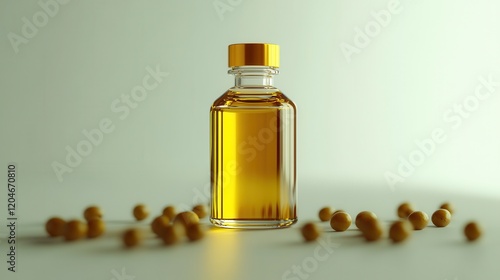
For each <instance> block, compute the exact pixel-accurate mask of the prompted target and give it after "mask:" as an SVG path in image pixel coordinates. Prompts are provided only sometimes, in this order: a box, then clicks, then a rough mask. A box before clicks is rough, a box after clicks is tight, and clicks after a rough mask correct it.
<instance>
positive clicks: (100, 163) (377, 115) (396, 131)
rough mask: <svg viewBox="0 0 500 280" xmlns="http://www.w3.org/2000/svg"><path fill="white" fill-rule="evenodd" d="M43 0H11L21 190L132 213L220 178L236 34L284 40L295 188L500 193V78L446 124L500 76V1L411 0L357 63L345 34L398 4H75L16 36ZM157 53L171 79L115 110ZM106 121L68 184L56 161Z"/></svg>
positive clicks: (1, 155)
mask: <svg viewBox="0 0 500 280" xmlns="http://www.w3.org/2000/svg"><path fill="white" fill-rule="evenodd" d="M47 1H48V0H42V2H43V3H45V2H47ZM37 3H38V2H37V1H6V0H2V1H1V2H0V35H1V40H0V74H1V75H0V94H1V95H0V113H1V119H0V135H1V137H0V143H1V145H0V167H1V168H4V169H6V167H5V166H6V164H7V162H10V161H14V162H17V163H18V164H19V180H20V181H19V182H20V183H19V184H20V186H22V188H21V189H20V197H22V195H30V196H39V197H40V199H41V202H40V205H45V204H54V203H56V199H57V197H58V196H61V197H65V199H64V200H65V201H66V200H68V201H67V202H65V203H68V204H71V203H75V202H74V201H78V202H77V203H78V205H80V204H81V205H85V204H88V203H89V200H91V199H81V200H80V198H82V197H90V198H92V199H93V200H95V201H96V202H101V201H107V200H108V199H109V197H110V196H112V197H113V199H116V201H122V202H120V203H118V202H117V203H116V204H117V207H122V208H124V209H128V208H127V207H129V205H130V204H131V203H135V202H137V201H138V200H140V201H151V202H152V203H158V204H159V203H160V201H166V200H168V197H169V196H171V195H172V193H175V194H176V195H177V196H178V197H180V198H181V200H182V201H184V202H185V203H186V204H189V203H190V201H191V197H192V196H193V193H196V190H197V189H200V190H201V189H203V188H204V187H205V186H207V183H208V182H209V146H208V133H209V131H208V110H209V106H210V104H211V102H212V101H213V100H215V99H216V98H217V97H218V96H219V95H220V94H222V93H223V92H224V91H225V90H226V89H227V88H228V87H229V86H231V84H232V79H231V77H228V76H227V74H226V70H227V68H226V55H227V53H226V52H227V45H228V44H230V43H235V42H272V43H277V44H280V45H281V61H282V63H281V66H282V67H281V74H280V76H278V77H277V79H276V85H277V86H278V87H279V88H281V89H282V90H283V91H284V92H285V93H286V94H287V95H288V96H289V97H290V98H291V99H292V100H294V101H295V102H296V104H297V105H298V135H297V136H298V141H297V143H298V155H297V158H298V169H297V170H298V182H299V186H300V192H306V191H307V190H308V189H310V188H316V187H318V186H319V185H323V186H328V188H330V189H332V190H334V189H335V188H336V187H339V186H345V185H353V186H355V185H360V184H362V185H366V186H373V188H375V189H379V190H380V191H381V192H387V193H390V192H392V191H396V192H404V191H405V190H409V189H413V190H415V189H419V188H422V189H429V188H431V189H436V190H443V191H446V190H453V191H457V192H470V193H475V194H485V195H490V194H494V195H500V188H498V186H499V183H500V172H499V170H500V145H499V143H500V130H499V129H498V128H499V124H500V110H498V108H499V106H500V87H497V88H496V92H495V93H493V94H492V95H491V96H490V97H489V98H488V99H487V100H484V101H481V102H480V104H479V108H478V109H477V110H476V111H475V112H473V113H472V114H471V115H470V117H469V118H468V119H465V120H464V122H463V124H462V125H461V126H460V127H459V128H458V129H456V130H453V129H452V128H451V124H450V123H446V122H444V121H443V114H444V112H446V111H447V110H448V109H449V108H451V107H452V106H453V104H455V103H461V102H462V101H463V100H464V98H466V97H467V96H469V95H471V94H473V92H474V89H475V87H476V86H477V85H478V84H479V81H478V77H479V76H484V77H488V75H490V74H491V75H492V77H493V80H495V81H500V51H499V50H500V33H499V31H498V30H499V27H500V16H499V11H500V2H498V1H406V0H405V1H403V0H402V1H401V2H400V8H399V9H400V10H401V11H400V12H399V13H398V14H393V15H392V17H391V21H390V23H389V24H388V25H387V26H386V27H382V28H381V31H380V33H379V34H378V35H377V36H375V37H374V38H372V39H371V42H370V43H369V44H368V45H367V46H366V47H365V48H363V49H361V52H360V53H359V54H354V55H352V57H351V58H352V60H351V61H350V63H349V62H348V60H347V59H346V57H345V56H344V55H343V53H342V51H341V48H340V45H341V44H342V42H345V43H348V44H351V45H354V41H353V40H354V36H355V35H356V32H355V28H361V29H364V28H365V27H366V25H367V24H369V23H370V22H372V21H373V17H372V15H371V14H370V13H371V12H378V11H380V10H382V9H387V5H388V3H389V1H236V0H233V1H226V0H221V1H219V2H217V1H76V0H74V1H69V2H68V3H67V4H64V5H59V10H58V12H57V14H56V15H54V17H50V18H49V20H48V23H47V24H46V25H45V26H43V27H41V28H39V30H38V32H37V33H36V35H35V36H34V37H33V38H30V39H28V43H26V44H21V45H20V46H19V52H18V53H17V54H16V53H15V51H14V48H13V46H12V44H11V43H10V41H9V38H8V34H9V33H11V32H13V33H16V34H22V33H21V32H22V30H21V29H22V27H23V24H24V23H23V20H22V19H23V17H26V18H27V19H29V20H30V21H32V17H33V15H35V14H36V13H37V12H39V11H42V9H41V7H40V6H39V4H37ZM214 3H226V5H227V7H230V8H231V10H228V11H225V12H224V13H222V14H220V13H219V14H218V12H217V10H216V9H215V7H214ZM219 16H220V17H219ZM157 65H158V66H159V67H160V69H161V70H162V71H164V72H168V73H169V76H168V77H167V78H165V79H164V80H163V82H162V83H161V84H160V85H159V86H158V87H157V88H155V89H154V90H152V91H150V93H149V95H148V96H147V98H146V99H145V100H144V101H142V102H140V103H139V106H138V107H137V108H136V109H134V110H132V111H131V113H130V115H129V116H128V117H127V118H125V119H124V120H120V119H119V118H118V115H119V114H116V113H114V112H112V111H111V109H110V105H111V103H112V102H113V100H115V99H116V98H119V97H120V96H121V95H122V94H130V92H131V90H132V88H133V87H135V86H137V85H140V84H141V83H142V79H143V78H144V77H145V76H146V75H147V71H146V67H148V66H149V67H151V68H155V67H156V66H157ZM103 118H109V119H111V120H112V121H113V124H114V125H115V130H114V131H113V132H112V133H110V134H106V135H105V137H104V140H103V142H102V144H100V145H99V146H97V147H94V149H93V151H92V152H91V153H90V155H89V156H87V157H85V158H84V159H83V161H82V163H81V164H80V165H79V166H77V167H76V168H74V171H73V172H72V173H66V174H64V175H63V181H62V182H60V181H58V180H57V177H56V175H55V173H54V171H53V169H52V167H51V164H52V163H53V162H54V161H58V162H61V163H64V161H65V156H66V150H65V147H66V146H68V145H69V146H70V147H72V148H75V147H76V145H77V144H78V143H79V141H81V140H83V139H85V138H84V136H83V135H82V133H81V131H82V130H84V129H87V130H90V129H94V128H97V127H98V124H99V122H100V121H101V120H102V119H103ZM436 128H442V129H443V130H444V131H445V133H446V135H447V139H446V141H445V143H443V144H440V145H439V146H438V147H437V148H436V151H435V152H434V154H433V155H432V156H431V157H429V158H427V159H426V161H425V163H424V164H423V165H422V166H420V167H418V168H417V169H416V170H415V172H414V173H413V174H412V175H411V176H410V177H408V178H407V179H406V181H405V182H404V183H400V184H398V185H396V186H395V187H394V188H391V187H390V186H389V185H388V184H387V183H386V180H385V178H384V173H385V172H387V171H391V172H396V170H397V167H398V164H399V157H400V156H403V157H406V158H407V157H408V155H409V154H410V152H412V151H413V150H415V149H416V145H415V144H414V140H415V139H423V138H426V137H429V135H430V134H431V132H432V131H433V130H434V129H436ZM0 174H1V175H0V179H1V181H2V182H3V181H5V171H2V172H0ZM117 189H118V190H123V192H116V191H115V190H117ZM2 197H4V194H3V193H2ZM2 203H4V201H2ZM58 203H64V202H58ZM118 205H120V206H118ZM54 207H55V206H54ZM59 207H60V205H59ZM21 211H23V210H22V209H21ZM24 211H26V212H27V211H28V209H25V210H24ZM41 211H43V213H45V211H46V212H47V213H52V212H51V211H53V209H51V208H50V209H45V208H43V209H42V210H41ZM47 215H48V214H47Z"/></svg>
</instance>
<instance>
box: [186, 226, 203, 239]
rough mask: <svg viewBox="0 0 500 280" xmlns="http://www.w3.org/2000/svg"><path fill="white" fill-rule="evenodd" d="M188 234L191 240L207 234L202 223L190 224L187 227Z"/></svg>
mask: <svg viewBox="0 0 500 280" xmlns="http://www.w3.org/2000/svg"><path fill="white" fill-rule="evenodd" d="M186 235H187V237H188V238H189V240H191V241H196V240H199V239H201V238H203V236H204V235H205V232H204V231H203V228H202V227H201V225H200V224H190V225H188V226H187V228H186Z"/></svg>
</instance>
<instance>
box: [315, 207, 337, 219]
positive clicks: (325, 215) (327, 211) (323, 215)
mask: <svg viewBox="0 0 500 280" xmlns="http://www.w3.org/2000/svg"><path fill="white" fill-rule="evenodd" d="M332 214H333V213H332V208H330V207H323V208H321V209H320V210H319V213H318V216H319V219H320V220H321V221H322V222H326V221H329V220H330V218H331V217H332Z"/></svg>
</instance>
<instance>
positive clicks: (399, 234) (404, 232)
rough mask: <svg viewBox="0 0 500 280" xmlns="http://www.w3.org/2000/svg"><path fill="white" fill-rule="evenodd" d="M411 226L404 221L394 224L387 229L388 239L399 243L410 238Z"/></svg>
mask: <svg viewBox="0 0 500 280" xmlns="http://www.w3.org/2000/svg"><path fill="white" fill-rule="evenodd" d="M412 231H413V228H412V225H411V223H410V222H408V221H406V220H400V221H396V222H394V223H393V224H392V225H391V227H390V229H389V238H390V239H391V240H392V241H393V242H394V243H398V242H401V241H403V240H405V239H407V238H408V237H410V236H411V233H412Z"/></svg>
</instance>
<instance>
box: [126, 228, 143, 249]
mask: <svg viewBox="0 0 500 280" xmlns="http://www.w3.org/2000/svg"><path fill="white" fill-rule="evenodd" d="M122 240H123V245H125V247H129V248H130V247H135V246H137V245H139V244H140V243H141V241H142V233H141V232H140V231H139V230H138V229H135V228H132V229H128V230H126V231H125V232H124V233H123V239H122Z"/></svg>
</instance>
